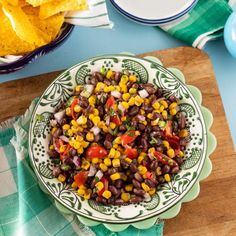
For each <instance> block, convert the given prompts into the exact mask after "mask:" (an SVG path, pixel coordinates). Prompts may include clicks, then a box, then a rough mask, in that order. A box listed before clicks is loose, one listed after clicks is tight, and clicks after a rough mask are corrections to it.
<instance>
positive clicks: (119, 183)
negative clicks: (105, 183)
mask: <svg viewBox="0 0 236 236" xmlns="http://www.w3.org/2000/svg"><path fill="white" fill-rule="evenodd" d="M122 185H123V181H122V180H121V179H117V180H116V181H115V186H116V187H117V188H121V187H122Z"/></svg>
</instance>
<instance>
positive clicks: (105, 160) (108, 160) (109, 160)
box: [104, 157, 111, 166]
mask: <svg viewBox="0 0 236 236" xmlns="http://www.w3.org/2000/svg"><path fill="white" fill-rule="evenodd" d="M104 164H105V165H106V166H111V159H110V158H108V157H106V158H105V159H104Z"/></svg>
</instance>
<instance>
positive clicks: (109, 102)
mask: <svg viewBox="0 0 236 236" xmlns="http://www.w3.org/2000/svg"><path fill="white" fill-rule="evenodd" d="M115 103H116V102H115V98H114V97H113V96H110V97H109V98H108V99H107V102H106V105H105V106H106V109H107V110H109V108H112V107H113V106H114V105H115Z"/></svg>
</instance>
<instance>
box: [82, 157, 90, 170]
mask: <svg viewBox="0 0 236 236" xmlns="http://www.w3.org/2000/svg"><path fill="white" fill-rule="evenodd" d="M89 167H90V162H89V161H87V160H85V159H84V160H83V161H82V165H81V168H82V169H85V170H87V169H88V168H89Z"/></svg>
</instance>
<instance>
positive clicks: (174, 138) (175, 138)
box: [166, 135, 180, 150]
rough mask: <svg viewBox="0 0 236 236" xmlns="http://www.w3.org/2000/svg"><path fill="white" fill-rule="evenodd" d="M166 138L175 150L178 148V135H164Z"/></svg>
mask: <svg viewBox="0 0 236 236" xmlns="http://www.w3.org/2000/svg"><path fill="white" fill-rule="evenodd" d="M166 140H167V141H168V143H169V144H170V146H171V147H172V148H173V149H175V150H177V149H180V143H179V137H178V136H175V135H173V136H172V137H166Z"/></svg>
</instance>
